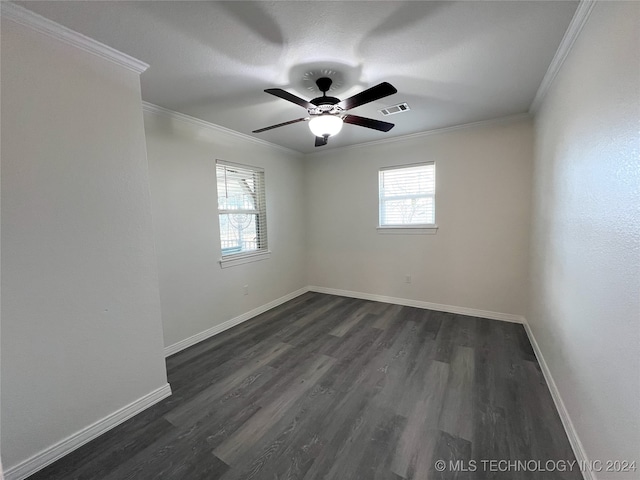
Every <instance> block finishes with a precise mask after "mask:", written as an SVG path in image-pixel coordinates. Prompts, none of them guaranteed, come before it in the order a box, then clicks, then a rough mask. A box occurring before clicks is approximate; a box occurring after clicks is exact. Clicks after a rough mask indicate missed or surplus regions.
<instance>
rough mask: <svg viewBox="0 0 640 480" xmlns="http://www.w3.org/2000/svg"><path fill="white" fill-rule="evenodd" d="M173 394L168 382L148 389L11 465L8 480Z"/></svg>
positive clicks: (22, 475) (28, 472) (23, 475)
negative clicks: (105, 414) (117, 408)
mask: <svg viewBox="0 0 640 480" xmlns="http://www.w3.org/2000/svg"><path fill="white" fill-rule="evenodd" d="M169 395H171V387H170V386H169V384H168V383H167V384H165V385H164V386H162V387H160V388H158V389H156V390H154V391H152V392H150V393H148V394H147V395H145V396H144V397H141V398H139V399H138V400H136V401H134V402H132V403H130V404H129V405H126V406H125V407H123V408H121V409H119V410H116V411H115V412H113V413H111V414H110V415H107V416H106V417H104V418H103V419H101V420H98V421H97V422H95V423H93V424H91V425H89V426H88V427H85V428H83V429H82V430H80V431H78V432H76V433H74V434H73V435H71V436H69V437H67V438H65V439H64V440H62V441H60V442H58V443H56V444H54V445H52V446H50V447H48V448H46V449H44V450H42V451H41V452H39V453H37V454H35V455H34V456H33V457H31V458H28V459H27V460H25V461H23V462H21V463H19V464H18V465H15V466H14V467H11V468H9V469H7V470H6V471H5V472H4V474H5V478H6V480H23V479H24V478H27V477H28V476H30V475H33V474H34V473H36V472H37V471H39V470H42V469H43V468H44V467H46V466H47V465H50V464H51V463H53V462H55V461H56V460H58V459H59V458H62V457H63V456H65V455H67V454H69V453H71V452H73V451H74V450H76V449H77V448H79V447H81V446H82V445H84V444H85V443H88V442H90V441H91V440H93V439H94V438H96V437H98V436H100V435H102V434H103V433H105V432H107V431H109V430H111V429H112V428H114V427H116V426H118V425H120V424H121V423H123V422H125V421H126V420H128V419H130V418H131V417H133V416H135V415H137V414H138V413H140V412H142V411H143V410H146V409H147V408H149V407H151V406H152V405H155V404H156V403H158V402H159V401H160V400H162V399H164V398H166V397H168V396H169Z"/></svg>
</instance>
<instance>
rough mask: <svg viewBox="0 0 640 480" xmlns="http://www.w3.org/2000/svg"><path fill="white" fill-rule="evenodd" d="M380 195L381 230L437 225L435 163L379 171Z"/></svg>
mask: <svg viewBox="0 0 640 480" xmlns="http://www.w3.org/2000/svg"><path fill="white" fill-rule="evenodd" d="M379 193H380V226H381V227H403V226H405V227H406V226H410V227H411V226H414V227H415V226H431V225H434V224H435V220H436V218H435V217H436V210H435V199H436V167H435V164H434V163H433V162H430V163H424V164H420V165H407V166H402V167H388V168H382V169H380V171H379Z"/></svg>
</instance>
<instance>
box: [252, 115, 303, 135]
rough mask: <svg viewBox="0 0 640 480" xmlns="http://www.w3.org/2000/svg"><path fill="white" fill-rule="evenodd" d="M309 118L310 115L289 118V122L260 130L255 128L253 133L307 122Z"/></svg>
mask: <svg viewBox="0 0 640 480" xmlns="http://www.w3.org/2000/svg"><path fill="white" fill-rule="evenodd" d="M307 120H309V117H302V118H296V119H295V120H289V121H288V122H283V123H278V124H277V125H271V126H270V127H264V128H260V129H258V130H254V131H253V132H251V133H260V132H264V131H267V130H271V129H273V128H278V127H284V126H285V125H291V124H292V123H298V122H306V121H307Z"/></svg>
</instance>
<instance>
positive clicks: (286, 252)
mask: <svg viewBox="0 0 640 480" xmlns="http://www.w3.org/2000/svg"><path fill="white" fill-rule="evenodd" d="M145 128H146V134H147V148H148V155H149V171H150V177H151V191H152V199H153V215H154V227H155V232H156V244H157V251H158V264H159V271H160V296H161V301H162V319H163V324H164V339H165V345H167V346H171V345H173V344H175V343H177V342H179V341H182V340H185V339H187V338H189V337H191V336H193V335H196V334H199V333H201V332H203V331H205V330H207V329H210V328H213V327H215V326H216V325H219V324H221V323H223V322H225V321H227V320H230V319H232V318H234V317H236V316H238V315H240V314H244V313H246V312H248V311H250V310H252V309H254V308H257V307H261V306H262V305H265V304H267V303H269V302H271V301H274V300H276V299H278V298H280V297H282V296H284V295H287V294H290V293H292V292H294V291H296V290H298V289H300V288H302V287H304V286H305V285H306V263H305V253H304V252H305V233H304V227H305V222H304V218H305V216H304V212H305V192H304V187H303V174H304V165H303V162H302V160H301V155H300V154H297V153H294V152H292V151H287V150H284V149H280V148H276V147H271V146H268V145H265V144H259V143H256V142H252V141H249V140H247V139H245V138H242V137H240V136H238V135H234V134H230V133H226V132H224V131H221V130H220V129H215V128H209V127H207V126H200V125H195V124H192V123H189V122H184V121H180V120H175V119H171V118H170V117H168V116H164V115H157V114H155V113H148V112H147V113H145ZM216 159H222V160H228V161H232V162H237V163H243V164H248V165H254V166H258V167H264V169H265V180H266V197H267V225H268V235H269V238H268V242H269V249H270V250H271V252H272V255H271V258H269V259H267V260H262V261H259V262H254V263H249V264H244V265H238V266H234V267H229V268H224V269H221V268H220V265H219V264H218V260H219V259H220V256H221V251H220V234H219V224H218V215H217V208H218V207H217V205H218V201H217V192H216V176H215V165H216V164H215V161H216ZM244 285H248V286H249V295H244V294H243V286H244Z"/></svg>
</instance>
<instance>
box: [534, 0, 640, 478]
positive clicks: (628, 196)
mask: <svg viewBox="0 0 640 480" xmlns="http://www.w3.org/2000/svg"><path fill="white" fill-rule="evenodd" d="M639 26H640V3H638V2H602V3H596V5H595V7H594V10H593V11H592V13H591V16H590V17H589V20H588V21H587V23H586V25H585V27H584V29H583V30H582V32H581V34H580V36H579V37H578V39H577V41H576V43H575V44H574V46H573V49H572V50H571V52H570V54H569V56H568V57H567V60H566V61H565V63H564V64H563V66H562V69H561V70H560V73H559V74H558V76H557V77H556V79H555V82H554V84H553V86H552V88H551V90H550V91H549V93H548V95H547V96H546V98H545V100H544V102H543V104H542V106H541V110H540V111H539V113H538V115H537V117H536V156H535V168H534V197H533V198H534V202H533V212H534V213H533V228H532V231H533V235H532V242H531V245H532V257H531V261H532V263H531V265H532V267H531V272H532V276H531V286H532V290H531V306H530V309H529V312H528V314H527V317H528V320H529V323H530V324H531V328H532V330H533V333H534V335H535V337H536V339H537V341H538V343H539V345H540V348H541V350H542V353H543V355H544V357H545V359H546V362H547V364H548V366H549V369H550V371H551V373H552V375H553V377H554V379H555V382H556V384H557V385H558V388H559V391H560V394H561V396H562V398H563V400H564V403H565V405H566V407H567V410H568V412H569V415H570V417H571V419H572V421H573V424H574V426H575V427H576V430H577V433H578V435H579V437H580V439H581V441H582V444H583V446H584V448H585V450H586V453H587V455H588V457H589V458H590V459H591V460H602V461H606V460H615V459H620V460H629V461H631V460H633V459H635V460H636V461H638V462H639V463H640V458H639V452H638V448H639V447H640V408H639V407H640V374H639V373H638V372H640V295H639V292H640V137H639V129H640V60H639V59H640V57H639V55H638V46H639V45H640V32H639ZM637 475H638V473H637V472H636V473H628V474H616V475H613V474H605V473H603V474H600V475H599V478H601V479H614V478H615V479H623V478H629V479H631V478H638V477H637Z"/></svg>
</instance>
